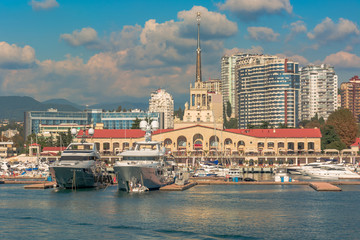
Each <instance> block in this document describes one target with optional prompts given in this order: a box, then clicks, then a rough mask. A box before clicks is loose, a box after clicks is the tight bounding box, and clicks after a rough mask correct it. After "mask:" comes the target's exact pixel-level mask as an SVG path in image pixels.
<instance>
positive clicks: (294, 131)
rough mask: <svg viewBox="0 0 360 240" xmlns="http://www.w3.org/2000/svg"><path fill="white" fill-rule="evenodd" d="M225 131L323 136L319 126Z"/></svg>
mask: <svg viewBox="0 0 360 240" xmlns="http://www.w3.org/2000/svg"><path fill="white" fill-rule="evenodd" d="M225 131H226V132H232V133H238V134H243V135H247V136H251V137H259V138H265V137H266V138H306V137H308V138H321V132H320V129H318V128H300V129H296V128H281V129H280V128H276V129H226V130H225Z"/></svg>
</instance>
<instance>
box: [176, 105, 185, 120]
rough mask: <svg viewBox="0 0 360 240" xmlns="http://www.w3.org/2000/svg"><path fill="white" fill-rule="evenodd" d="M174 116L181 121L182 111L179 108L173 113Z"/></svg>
mask: <svg viewBox="0 0 360 240" xmlns="http://www.w3.org/2000/svg"><path fill="white" fill-rule="evenodd" d="M174 116H176V117H178V118H179V119H180V120H183V117H184V110H182V109H181V107H179V109H178V110H175V111H174Z"/></svg>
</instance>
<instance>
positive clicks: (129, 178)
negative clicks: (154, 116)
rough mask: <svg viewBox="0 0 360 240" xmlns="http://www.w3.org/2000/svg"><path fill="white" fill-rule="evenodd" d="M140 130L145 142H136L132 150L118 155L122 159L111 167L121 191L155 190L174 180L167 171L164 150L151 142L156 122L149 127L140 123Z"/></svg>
mask: <svg viewBox="0 0 360 240" xmlns="http://www.w3.org/2000/svg"><path fill="white" fill-rule="evenodd" d="M140 128H141V129H142V130H145V131H146V134H145V141H143V142H136V143H135V147H134V149H132V150H128V151H124V152H122V153H120V156H121V157H122V159H121V161H118V162H116V163H115V164H114V167H113V168H114V172H115V175H116V178H117V181H118V189H119V190H122V191H127V192H137V190H138V189H142V191H143V190H146V189H148V190H155V189H159V188H160V187H162V186H164V185H166V184H167V183H168V182H169V180H170V179H172V180H173V179H174V178H173V176H171V174H169V171H168V170H169V169H170V170H171V169H172V165H170V164H169V163H168V162H167V160H166V156H165V148H162V147H161V142H156V141H151V131H155V130H156V129H158V122H156V121H153V122H152V123H151V125H150V124H148V123H147V122H146V121H141V122H140Z"/></svg>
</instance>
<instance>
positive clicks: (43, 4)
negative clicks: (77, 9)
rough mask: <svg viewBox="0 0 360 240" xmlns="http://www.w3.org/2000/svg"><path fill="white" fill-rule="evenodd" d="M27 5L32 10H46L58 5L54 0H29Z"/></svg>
mask: <svg viewBox="0 0 360 240" xmlns="http://www.w3.org/2000/svg"><path fill="white" fill-rule="evenodd" d="M29 4H30V5H31V7H32V8H33V9H34V10H47V9H50V8H55V7H58V6H59V3H58V2H57V1H56V0H42V1H41V0H40V1H36V0H31V2H30V3H29Z"/></svg>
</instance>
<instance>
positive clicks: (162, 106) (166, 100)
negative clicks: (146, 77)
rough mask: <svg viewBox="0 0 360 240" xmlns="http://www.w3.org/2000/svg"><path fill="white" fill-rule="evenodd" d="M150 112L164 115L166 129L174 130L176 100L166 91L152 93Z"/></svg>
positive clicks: (160, 90)
mask: <svg viewBox="0 0 360 240" xmlns="http://www.w3.org/2000/svg"><path fill="white" fill-rule="evenodd" d="M149 112H159V113H164V129H168V128H174V99H173V97H172V96H171V95H170V94H169V93H167V92H166V91H165V90H164V89H158V90H156V91H155V92H153V93H151V98H150V100H149Z"/></svg>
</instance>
